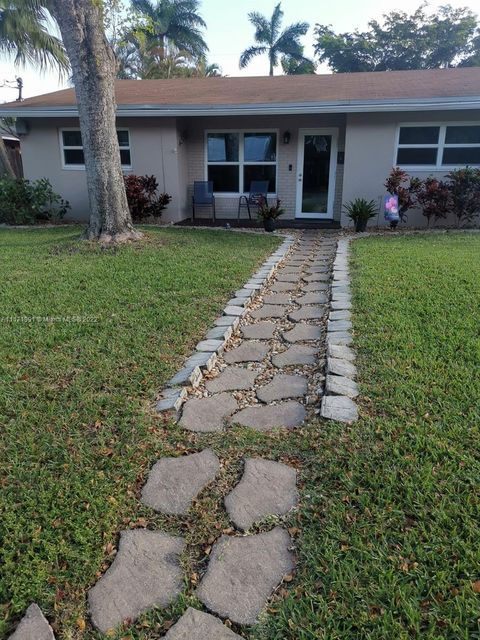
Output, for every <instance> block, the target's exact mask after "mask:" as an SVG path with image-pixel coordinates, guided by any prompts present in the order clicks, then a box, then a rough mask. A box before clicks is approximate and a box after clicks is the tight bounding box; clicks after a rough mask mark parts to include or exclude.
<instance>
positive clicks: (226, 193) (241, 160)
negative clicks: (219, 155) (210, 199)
mask: <svg viewBox="0 0 480 640" xmlns="http://www.w3.org/2000/svg"><path fill="white" fill-rule="evenodd" d="M210 133H238V135H239V140H238V162H211V163H209V162H208V135H209V134H210ZM246 133H275V134H276V135H277V146H276V148H275V162H271V161H269V162H261V161H258V162H245V159H244V157H245V146H244V136H245V134H246ZM279 143H280V139H279V129H271V128H269V127H265V128H262V127H257V128H256V129H206V130H205V136H204V145H203V146H204V176H205V180H208V165H209V164H212V165H220V166H221V165H233V166H238V171H239V182H238V187H239V191H220V192H218V191H215V192H214V193H215V197H216V198H233V197H240V196H248V194H249V192H248V191H245V185H244V184H243V167H244V166H248V165H259V164H264V165H267V166H275V193H269V194H268V196H269V197H270V198H276V197H277V192H278V149H279Z"/></svg>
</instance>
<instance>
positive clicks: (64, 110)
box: [0, 96, 480, 118]
mask: <svg viewBox="0 0 480 640" xmlns="http://www.w3.org/2000/svg"><path fill="white" fill-rule="evenodd" d="M479 108H480V96H471V97H470V96H469V97H468V98H460V99H459V98H442V99H435V98H432V99H428V100H423V99H422V100H403V99H402V100H396V101H391V100H388V101H387V100H377V101H373V100H368V101H367V100H363V101H345V102H340V101H335V102H317V103H313V102H307V103H304V104H288V103H283V104H282V103H279V104H268V105H262V104H258V105H250V104H242V105H238V104H237V105H212V106H205V105H192V106H185V105H183V106H182V105H172V106H158V105H148V104H146V105H119V106H118V107H117V116H121V117H125V116H143V117H169V116H170V117H175V116H210V115H216V116H229V115H283V114H301V113H307V114H308V113H368V112H371V113H381V112H392V111H439V110H446V111H449V110H458V109H479ZM8 115H10V116H16V117H21V118H59V117H61V118H68V117H78V110H77V107H76V106H71V107H19V108H18V109H15V108H10V109H2V107H1V105H0V116H8Z"/></svg>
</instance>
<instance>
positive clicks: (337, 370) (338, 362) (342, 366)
mask: <svg viewBox="0 0 480 640" xmlns="http://www.w3.org/2000/svg"><path fill="white" fill-rule="evenodd" d="M327 371H328V373H333V374H335V375H337V376H346V377H347V378H354V377H355V376H356V374H357V367H356V366H355V365H354V364H352V363H351V362H349V361H348V360H342V359H341V358H327Z"/></svg>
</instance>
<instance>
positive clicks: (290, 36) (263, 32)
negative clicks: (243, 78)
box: [240, 2, 313, 76]
mask: <svg viewBox="0 0 480 640" xmlns="http://www.w3.org/2000/svg"><path fill="white" fill-rule="evenodd" d="M248 19H249V20H250V22H251V24H252V25H253V26H254V27H255V35H254V40H255V44H254V45H253V46H251V47H248V49H245V51H244V52H243V53H242V54H241V56H240V68H241V69H243V68H245V67H246V66H247V65H248V64H249V63H250V62H251V60H252V59H253V58H255V57H256V56H259V55H265V54H266V55H267V56H268V60H269V73H270V75H271V76H273V70H274V69H275V67H276V66H277V65H278V63H279V58H280V56H284V62H285V65H286V67H287V68H289V67H290V66H291V65H294V64H295V63H297V65H298V64H300V63H301V64H304V65H305V64H310V65H313V63H312V61H311V60H308V59H307V58H305V57H304V55H303V47H302V45H301V43H300V38H301V37H302V36H304V35H305V34H306V33H307V31H308V28H309V25H308V23H307V22H295V23H294V24H291V25H289V26H288V27H286V28H285V29H284V30H283V31H281V27H282V19H283V11H282V8H281V3H280V2H279V3H278V4H277V5H276V6H275V8H274V10H273V13H272V15H271V17H270V18H267V17H266V16H264V15H262V14H261V13H258V12H256V11H252V12H251V13H249V14H248ZM303 73H304V71H303Z"/></svg>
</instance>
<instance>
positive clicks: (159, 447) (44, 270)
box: [0, 227, 278, 638]
mask: <svg viewBox="0 0 480 640" xmlns="http://www.w3.org/2000/svg"><path fill="white" fill-rule="evenodd" d="M78 232H79V229H78V228H73V229H72V228H71V227H69V228H57V229H48V230H1V231H0V253H1V255H2V269H1V273H0V317H1V320H2V322H1V332H0V379H1V380H2V384H1V385H0V416H1V417H0V423H1V433H2V437H1V440H0V486H1V494H0V540H1V548H0V567H1V569H0V606H1V612H0V613H1V615H0V637H1V638H5V637H6V636H7V635H8V632H10V631H11V629H12V626H13V625H14V624H15V622H16V620H17V619H18V617H19V616H20V615H21V614H22V613H23V611H24V610H25V608H26V607H27V606H28V605H29V604H30V603H31V602H32V601H36V602H38V604H39V605H40V606H41V607H42V608H43V609H44V611H45V612H46V614H47V615H48V617H49V619H50V620H52V621H53V625H54V627H55V630H56V632H57V638H76V637H82V638H93V637H96V636H95V634H94V633H93V631H92V630H91V629H90V628H89V626H88V623H87V625H86V627H85V619H86V612H85V591H86V589H87V588H88V586H89V585H91V584H92V583H94V582H95V580H96V576H97V574H98V573H99V572H100V571H102V568H104V567H105V564H104V562H105V559H106V558H107V560H108V558H109V557H110V558H111V557H112V551H113V548H114V545H115V544H116V532H118V531H119V530H120V529H122V528H126V527H135V526H146V524H147V521H146V520H145V519H144V518H143V517H142V512H141V509H140V508H139V505H138V489H139V487H140V486H141V483H142V482H143V479H144V477H145V474H146V471H147V470H148V468H149V467H150V466H151V464H152V463H153V462H154V461H155V460H156V459H157V458H158V457H160V456H162V455H168V454H169V453H170V454H171V453H172V452H178V448H177V446H184V445H180V443H181V442H184V441H185V438H184V434H182V433H179V431H178V430H176V429H175V428H172V426H171V425H164V424H163V422H162V420H161V419H160V418H158V416H156V415H155V413H154V411H153V410H152V402H153V400H154V398H155V395H156V393H157V392H158V390H159V389H161V387H162V385H163V384H164V383H165V381H166V380H167V379H168V378H169V377H170V376H171V375H172V374H173V373H174V372H175V371H176V370H177V369H178V368H179V367H180V365H181V363H182V358H183V356H185V355H188V354H189V353H190V351H191V350H192V349H193V347H194V345H195V343H196V342H197V341H198V340H199V339H201V337H202V336H203V335H204V333H205V331H206V330H207V329H208V328H209V327H210V326H211V324H212V321H213V319H214V317H215V315H216V314H218V313H219V311H220V310H221V309H222V308H223V306H224V303H225V301H226V300H227V299H228V297H229V296H230V295H231V294H232V292H233V291H235V289H237V288H239V287H240V286H241V285H242V284H243V283H244V282H245V280H247V279H248V278H249V276H250V274H251V273H252V272H253V271H254V270H255V269H256V267H257V266H258V265H259V264H260V262H261V261H262V260H263V259H264V258H265V257H266V256H267V255H268V254H269V253H270V252H271V251H272V250H273V249H274V248H275V247H276V246H277V244H278V240H276V239H274V238H271V237H261V236H254V235H251V234H238V233H223V232H211V231H210V232H209V231H197V230H195V231H188V230H178V229H177V230H150V231H149V233H148V237H147V239H146V241H145V242H144V243H142V244H141V245H133V246H130V247H123V248H121V249H119V250H116V251H101V250H98V249H94V248H92V247H90V246H88V245H87V246H84V245H81V244H79V243H78V242H77V241H76V237H77V235H78ZM47 316H48V317H49V318H50V321H45V317H47ZM22 317H28V318H34V319H33V320H31V321H28V322H27V321H22V320H20V321H18V320H16V321H14V320H13V319H14V318H16V319H18V318H22ZM79 320H81V321H79ZM164 426H167V427H168V428H164ZM150 515H151V514H150Z"/></svg>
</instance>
